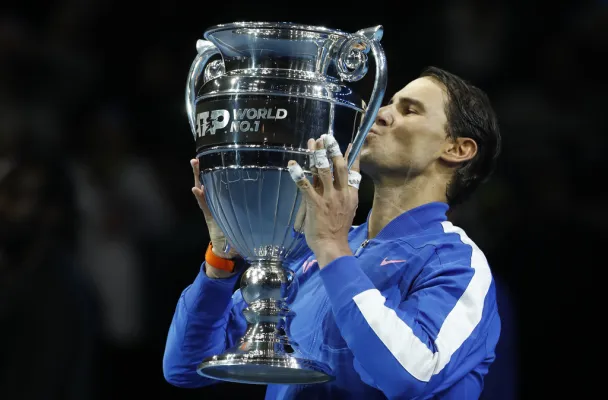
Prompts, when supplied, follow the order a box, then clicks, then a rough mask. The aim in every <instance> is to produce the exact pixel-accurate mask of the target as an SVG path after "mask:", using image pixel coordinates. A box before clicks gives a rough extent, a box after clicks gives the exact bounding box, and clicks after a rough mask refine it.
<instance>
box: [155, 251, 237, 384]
mask: <svg viewBox="0 0 608 400" xmlns="http://www.w3.org/2000/svg"><path fill="white" fill-rule="evenodd" d="M239 276H240V275H239V274H236V275H235V276H233V277H230V278H227V279H211V278H208V277H207V274H206V273H205V264H204V263H203V265H202V266H201V268H200V271H199V274H198V275H197V277H196V279H195V280H194V282H193V283H192V284H191V285H190V286H188V287H187V288H186V289H185V290H184V291H183V292H182V294H181V296H180V298H179V300H178V303H177V307H176V309H175V313H174V315H173V320H172V321H171V326H170V327H169V333H168V335H167V341H166V345H165V353H164V357H163V374H164V376H165V379H166V380H167V382H169V383H170V384H172V385H174V386H179V387H186V388H194V387H202V386H206V385H210V384H213V383H216V382H219V381H217V380H214V379H208V378H205V377H202V376H200V375H198V373H197V372H196V367H197V366H198V365H199V364H200V363H201V361H202V360H203V359H204V358H205V357H208V356H212V355H216V354H220V353H222V352H223V351H224V350H225V349H227V348H230V347H232V346H233V345H234V343H235V342H236V341H238V340H239V339H240V338H241V337H242V335H243V334H244V333H245V329H246V321H245V319H244V317H243V315H242V310H243V308H244V307H245V303H244V301H243V298H242V296H241V292H240V290H239V291H236V292H234V294H233V289H234V286H235V284H236V282H237V279H238V278H239Z"/></svg>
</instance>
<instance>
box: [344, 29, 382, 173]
mask: <svg viewBox="0 0 608 400" xmlns="http://www.w3.org/2000/svg"><path fill="white" fill-rule="evenodd" d="M383 32H384V30H383V28H382V26H380V25H379V26H374V27H371V28H367V29H362V30H360V31H358V32H356V33H355V34H354V35H353V36H354V37H353V38H352V39H350V40H348V41H347V42H346V43H345V47H343V51H342V54H341V56H340V58H339V61H338V70H339V71H340V75H341V76H342V79H345V80H348V81H357V80H359V79H361V78H363V76H364V75H365V73H366V72H367V56H366V54H367V53H368V52H369V51H370V50H371V52H372V55H373V56H374V59H375V61H376V75H375V77H374V88H373V90H372V94H371V97H370V101H369V105H368V106H367V108H366V109H365V115H364V117H363V121H362V122H361V125H360V126H359V130H358V131H357V134H356V135H355V139H354V140H353V144H352V149H351V151H350V154H349V157H348V160H347V165H348V169H349V170H350V168H351V167H352V165H353V162H354V161H355V159H356V158H357V156H358V155H359V151H361V147H362V146H363V143H364V141H365V137H366V136H367V133H368V132H369V130H370V129H371V127H372V125H373V124H374V120H375V119H376V115H377V114H378V110H379V109H380V104H381V103H382V99H383V98H384V93H385V92H386V83H387V71H386V56H385V55H384V50H383V49H382V46H381V45H380V40H381V39H382V35H383Z"/></svg>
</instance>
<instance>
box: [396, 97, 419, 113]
mask: <svg viewBox="0 0 608 400" xmlns="http://www.w3.org/2000/svg"><path fill="white" fill-rule="evenodd" d="M393 103H394V99H391V100H390V101H389V102H388V104H393ZM399 104H413V105H414V106H416V107H418V108H419V109H420V111H425V110H426V109H425V108H424V104H422V102H421V101H420V100H416V99H412V98H411V97H400V98H399Z"/></svg>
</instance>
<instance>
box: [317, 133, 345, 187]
mask: <svg viewBox="0 0 608 400" xmlns="http://www.w3.org/2000/svg"><path fill="white" fill-rule="evenodd" d="M321 138H322V139H323V144H324V146H325V149H327V155H328V156H329V157H330V158H331V161H332V163H333V164H334V187H335V188H336V189H337V190H342V189H344V188H345V187H346V184H347V183H348V182H347V179H348V174H347V171H346V160H345V159H344V157H343V156H342V151H340V145H339V144H338V142H337V141H336V138H335V137H334V136H333V135H327V134H326V135H321Z"/></svg>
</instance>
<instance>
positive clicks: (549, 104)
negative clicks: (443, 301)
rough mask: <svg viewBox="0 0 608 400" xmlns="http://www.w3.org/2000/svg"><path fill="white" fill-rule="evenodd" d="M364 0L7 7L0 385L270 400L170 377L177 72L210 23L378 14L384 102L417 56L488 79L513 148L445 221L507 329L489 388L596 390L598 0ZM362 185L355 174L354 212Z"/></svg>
mask: <svg viewBox="0 0 608 400" xmlns="http://www.w3.org/2000/svg"><path fill="white" fill-rule="evenodd" d="M431 3H432V4H431ZM354 4H355V3H352V2H332V3H327V2H325V3H313V2H309V3H305V4H302V2H284V3H275V4H271V3H261V2H260V3H256V2H240V1H239V2H237V1H230V0H227V1H223V2H220V1H213V2H204V1H199V2H183V1H173V2H168V1H167V2H161V3H159V4H155V3H153V2H148V3H141V4H136V3H127V2H118V1H102V0H85V1H78V0H68V1H60V2H34V1H21V2H17V3H15V4H12V5H11V4H6V3H5V6H3V7H4V9H3V11H2V12H1V13H0V211H2V208H3V207H4V209H5V210H6V209H9V208H10V209H11V210H13V211H14V210H17V211H16V212H17V213H20V212H21V214H20V215H23V216H24V217H23V221H25V222H23V223H22V224H20V225H18V226H17V225H11V224H10V223H8V222H7V221H1V220H0V223H1V224H3V226H0V234H1V235H2V236H0V240H1V241H0V255H1V256H0V399H2V400H4V399H6V400H9V399H10V400H12V399H28V400H29V399H70V400H71V399H123V398H125V399H126V398H141V397H143V396H144V395H146V396H149V395H152V396H154V395H157V396H158V397H159V398H162V399H169V398H170V399H200V398H210V397H211V396H218V395H222V396H224V397H243V398H250V399H255V398H263V393H264V387H262V386H249V385H236V384H219V385H216V386H213V387H209V388H204V389H197V390H188V389H178V388H174V387H172V386H171V385H169V384H168V383H166V382H165V381H164V379H163V374H162V357H163V350H164V344H165V338H166V333H167V329H168V327H169V324H170V322H171V318H172V315H173V311H174V307H175V305H176V303H177V299H178V297H179V295H180V293H181V291H182V290H183V289H184V288H185V287H186V286H187V285H188V284H189V283H190V282H191V281H192V280H193V279H194V277H195V276H196V274H197V272H198V269H199V266H200V263H201V262H202V261H203V256H204V251H205V249H206V245H207V243H208V236H207V231H206V227H205V225H204V220H203V217H202V215H201V213H200V211H199V209H198V206H197V205H196V202H195V200H194V198H193V197H192V194H191V192H190V188H191V186H192V173H191V169H190V165H189V163H188V160H189V159H190V158H192V157H193V155H194V150H195V149H194V143H193V140H192V136H191V133H190V128H189V125H188V121H187V118H186V114H185V107H184V100H183V99H184V87H185V81H186V74H187V72H188V69H189V67H190V64H191V62H192V60H193V59H194V56H195V54H196V50H195V43H196V40H197V39H199V38H201V37H202V34H203V32H204V30H205V29H206V28H207V27H209V26H211V25H213V24H217V23H229V22H235V21H242V20H258V21H291V22H299V23H306V24H314V25H325V26H327V27H331V28H337V29H341V30H344V31H350V32H354V31H356V30H359V29H361V28H365V27H368V26H373V25H377V24H381V25H383V26H384V28H385V35H384V39H383V41H382V44H383V47H384V49H385V51H386V55H387V59H388V71H389V88H388V91H387V95H386V97H385V99H386V100H388V99H389V98H390V96H391V95H392V94H393V93H394V92H395V91H396V90H398V89H400V88H401V87H402V86H404V85H405V84H406V83H407V82H409V81H410V80H412V79H415V78H416V77H417V75H418V73H419V72H420V71H421V70H422V68H423V67H425V66H427V65H435V66H439V67H442V68H445V69H447V70H449V71H451V72H454V73H456V74H459V75H461V76H462V77H464V78H466V79H468V80H470V81H472V82H473V83H475V84H476V85H477V86H480V87H481V88H483V89H484V90H486V91H487V93H488V94H489V96H490V99H491V100H492V102H493V104H494V106H495V108H496V111H497V113H498V116H499V121H500V125H501V129H502V134H503V153H502V156H501V158H500V162H499V165H498V168H497V171H496V173H495V175H494V177H493V179H492V180H491V181H490V182H488V183H487V184H486V185H485V186H483V188H482V189H480V190H479V191H478V193H477V194H476V196H475V197H474V198H473V199H472V200H471V201H470V202H469V203H468V204H467V205H466V206H463V207H462V208H461V209H457V210H455V213H454V215H453V216H452V218H453V220H454V222H455V223H457V224H459V225H460V226H461V227H463V228H464V229H465V230H466V231H467V233H468V234H469V236H470V237H471V238H472V239H473V240H475V241H476V243H477V244H478V245H479V247H480V248H481V249H482V250H483V251H484V252H485V254H486V256H487V258H488V260H489V262H490V265H491V267H492V269H493V272H494V274H495V276H496V278H497V281H498V284H499V296H500V298H499V301H500V307H501V315H502V316H503V328H504V333H503V338H502V339H501V344H500V345H499V349H498V361H497V367H496V368H495V369H494V371H492V370H491V372H490V375H489V376H488V380H487V387H486V391H485V393H484V398H487V399H503V398H551V397H553V394H554V393H559V394H561V395H564V396H565V395H574V397H576V398H580V397H581V396H582V395H583V392H585V391H587V390H589V389H590V387H591V386H590V385H589V384H588V380H589V378H588V375H589V370H590V369H592V368H591V367H589V366H588V365H589V364H588V362H587V360H586V355H587V354H593V353H594V352H596V347H597V345H596V342H595V339H596V336H597V333H596V330H595V327H594V326H593V323H594V322H593V323H592V322H591V321H594V320H595V319H592V320H590V321H588V318H589V317H587V315H586V314H585V313H584V311H583V310H585V309H590V304H593V303H591V300H590V298H589V297H590V296H589V295H590V293H591V292H592V289H591V282H592V281H593V279H594V278H593V274H592V271H593V270H594V268H596V264H598V262H597V261H596V258H597V256H598V255H601V254H602V253H603V251H602V250H603V247H602V245H603V242H602V241H601V238H602V233H603V228H604V227H605V226H606V224H607V223H608V218H607V216H606V213H605V212H604V205H605V203H606V194H605V192H604V191H603V186H604V182H605V179H606V178H605V174H606V163H605V151H606V140H605V134H606V130H605V112H606V111H605V109H604V107H605V105H606V102H605V101H602V100H603V99H602V98H601V97H602V96H603V95H604V94H605V88H606V87H607V86H606V79H605V71H606V70H607V68H606V67H607V65H606V61H605V60H604V59H603V58H602V57H603V56H604V55H605V54H604V53H605V52H606V49H607V48H608V47H607V45H608V12H607V11H608V10H607V5H606V2H603V1H594V2H593V1H590V2H583V1H563V2H549V3H547V4H546V5H541V4H540V3H536V2H530V1H521V0H513V1H497V2H488V1H473V0H467V1H433V2H423V1H418V2H406V1H401V2H394V3H393V2H362V3H361V4H360V5H358V6H355V5H354ZM372 72H373V70H370V73H369V74H368V77H366V81H364V83H363V86H364V87H365V85H367V86H368V87H370V88H371V86H369V82H370V79H371V78H370V77H371V76H372V75H373V73H372ZM365 82H367V83H365ZM368 93H369V92H368ZM372 190H373V188H372V187H371V186H370V184H369V181H365V180H364V183H363V185H362V188H361V200H360V206H359V211H358V215H357V219H356V221H355V223H360V222H361V221H362V220H364V219H365V217H366V215H367V213H368V211H369V209H370V207H371V198H372ZM7 198H8V199H12V200H7ZM11 201H12V203H11ZM7 204H8V205H7ZM11 204H12V205H11ZM598 266H599V267H601V266H602V265H601V264H600V265H598ZM600 340H601V339H600ZM500 360H502V361H500ZM499 362H500V364H498V363H499Z"/></svg>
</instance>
